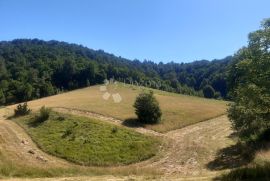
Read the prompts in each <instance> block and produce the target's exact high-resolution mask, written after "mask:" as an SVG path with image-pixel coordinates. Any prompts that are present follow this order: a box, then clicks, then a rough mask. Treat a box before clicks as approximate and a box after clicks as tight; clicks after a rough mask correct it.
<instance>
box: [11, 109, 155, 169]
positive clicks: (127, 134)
mask: <svg viewBox="0 0 270 181" xmlns="http://www.w3.org/2000/svg"><path fill="white" fill-rule="evenodd" d="M63 117H64V119H62V118H63ZM59 118H61V119H59ZM16 121H17V123H19V124H20V125H22V126H23V127H24V128H25V130H26V131H27V132H28V133H29V134H30V135H31V137H32V139H33V140H34V141H35V142H36V143H37V144H38V145H39V147H40V148H41V149H42V150H44V151H45V152H48V153H50V154H53V155H55V156H58V157H61V158H64V159H67V160H69V161H72V162H75V163H78V164H82V165H96V166H108V165H124V164H129V163H134V162H138V161H142V160H145V159H147V158H150V157H152V156H154V155H155V154H156V152H157V151H158V149H157V147H158V145H159V141H158V140H157V139H155V138H152V137H149V136H145V135H142V134H140V133H137V132H134V131H132V130H129V129H125V128H121V127H116V126H114V125H111V124H108V123H103V122H101V121H97V120H93V119H88V118H85V117H76V116H71V115H63V114H60V113H55V112H51V114H50V117H49V119H48V120H47V121H45V122H43V124H39V125H37V126H36V125H35V126H33V123H35V116H34V115H29V116H25V117H20V118H18V119H16Z"/></svg>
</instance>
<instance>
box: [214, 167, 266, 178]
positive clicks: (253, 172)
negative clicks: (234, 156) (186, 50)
mask: <svg viewBox="0 0 270 181" xmlns="http://www.w3.org/2000/svg"><path fill="white" fill-rule="evenodd" d="M269 178H270V163H265V164H263V165H258V164H255V165H252V166H248V167H244V168H238V169H234V170H232V171H230V172H229V173H227V174H224V175H222V176H220V177H217V178H216V180H223V181H230V180H237V181H240V180H261V181H263V180H265V181H266V180H269Z"/></svg>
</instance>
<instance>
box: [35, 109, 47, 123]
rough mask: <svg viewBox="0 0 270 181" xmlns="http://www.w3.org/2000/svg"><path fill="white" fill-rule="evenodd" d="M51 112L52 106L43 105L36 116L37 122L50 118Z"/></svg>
mask: <svg viewBox="0 0 270 181" xmlns="http://www.w3.org/2000/svg"><path fill="white" fill-rule="evenodd" d="M50 113H51V109H50V108H46V107H45V106H42V107H41V108H40V111H39V115H38V116H37V117H36V122H44V121H46V120H48V119H49V117H50Z"/></svg>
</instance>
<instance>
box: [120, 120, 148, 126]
mask: <svg viewBox="0 0 270 181" xmlns="http://www.w3.org/2000/svg"><path fill="white" fill-rule="evenodd" d="M122 125H124V126H126V127H130V128H139V127H144V124H142V123H140V122H139V121H138V119H137V118H129V119H126V120H124V121H123V122H122Z"/></svg>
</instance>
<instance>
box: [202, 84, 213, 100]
mask: <svg viewBox="0 0 270 181" xmlns="http://www.w3.org/2000/svg"><path fill="white" fill-rule="evenodd" d="M203 95H204V97H206V98H213V97H214V96H215V90H214V88H213V87H212V86H211V85H206V86H205V87H204V88H203Z"/></svg>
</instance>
